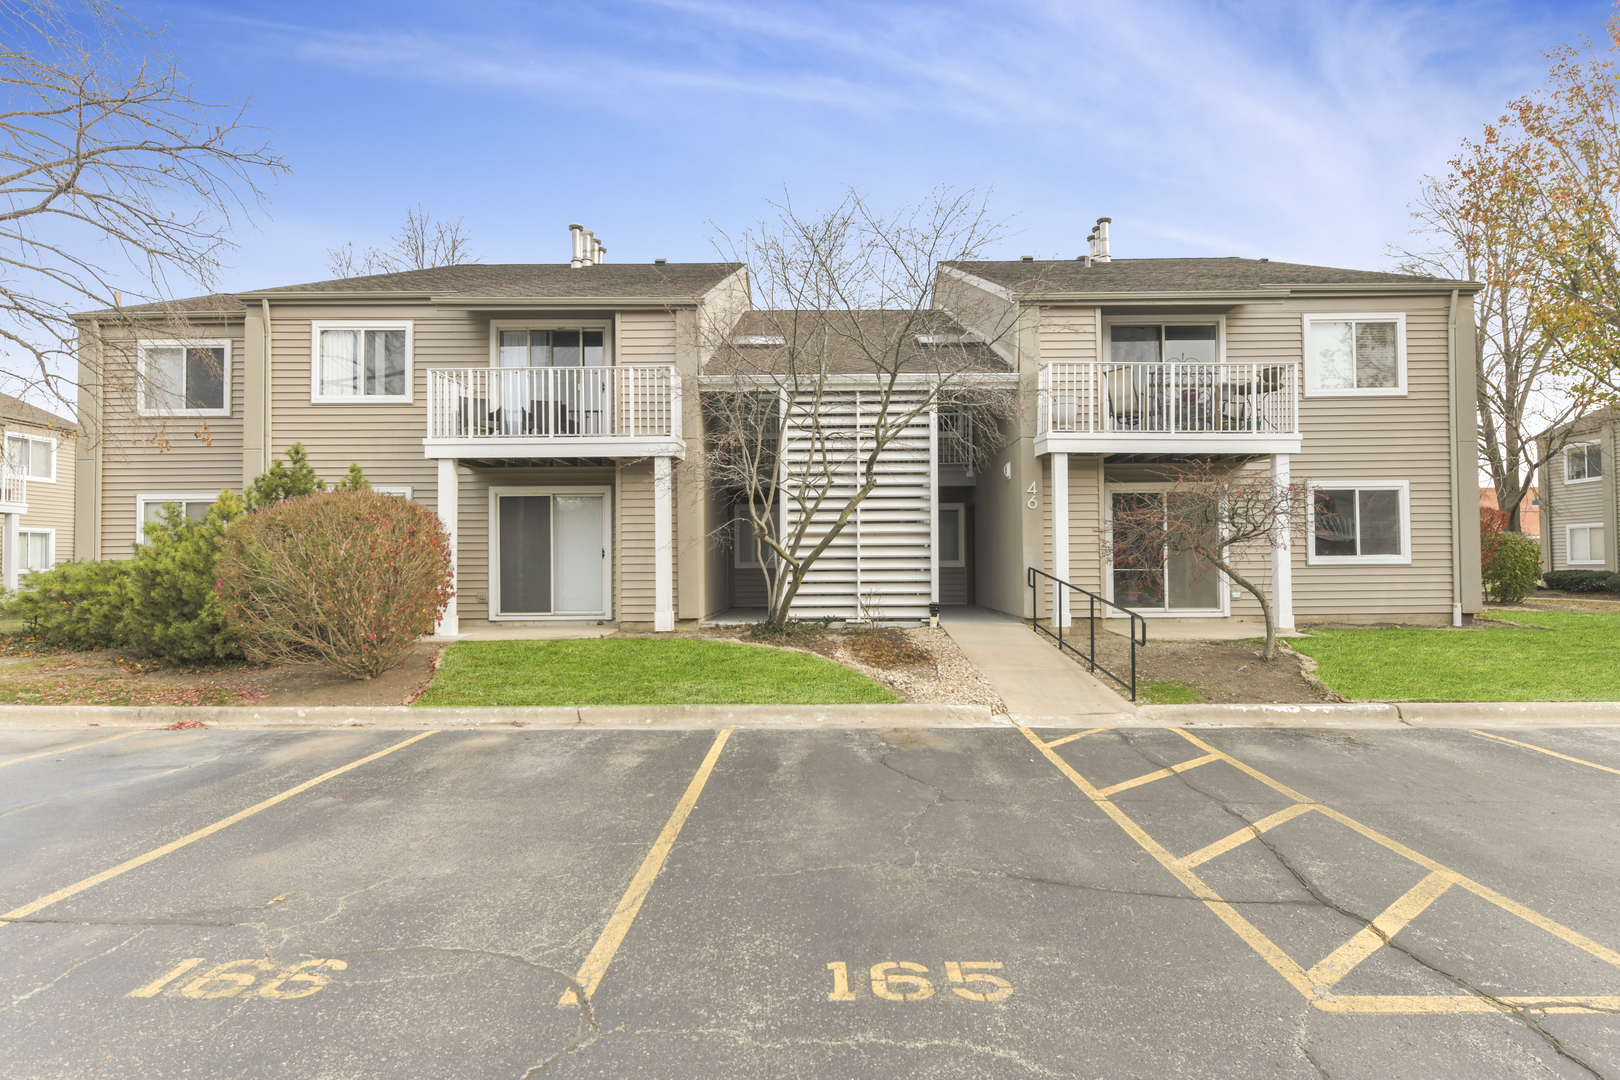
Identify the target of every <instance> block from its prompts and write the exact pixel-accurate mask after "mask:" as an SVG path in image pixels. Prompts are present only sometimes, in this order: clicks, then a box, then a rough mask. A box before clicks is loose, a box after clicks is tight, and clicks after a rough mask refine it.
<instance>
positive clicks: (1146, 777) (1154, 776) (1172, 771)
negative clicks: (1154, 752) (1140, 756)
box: [1101, 754, 1221, 795]
mask: <svg viewBox="0 0 1620 1080" xmlns="http://www.w3.org/2000/svg"><path fill="white" fill-rule="evenodd" d="M1219 760H1221V759H1220V758H1219V757H1217V756H1216V755H1214V754H1205V755H1204V756H1203V757H1201V758H1195V759H1193V760H1192V761H1183V762H1182V763H1181V764H1180V765H1172V766H1170V767H1169V768H1168V769H1155V770H1154V771H1153V772H1150V773H1143V774H1142V775H1141V776H1138V777H1136V778H1135V779H1134V780H1126V781H1124V782H1122V783H1118V784H1115V785H1114V786H1112V787H1105V788H1103V789H1102V791H1101V794H1103V795H1112V794H1114V793H1115V792H1116V791H1129V790H1130V789H1131V788H1133V787H1141V786H1142V785H1143V784H1151V783H1153V781H1155V780H1163V779H1164V778H1165V777H1167V776H1174V775H1176V774H1177V773H1184V772H1186V771H1187V770H1188V769H1196V768H1198V766H1200V765H1208V764H1209V763H1210V762H1212V761H1219Z"/></svg>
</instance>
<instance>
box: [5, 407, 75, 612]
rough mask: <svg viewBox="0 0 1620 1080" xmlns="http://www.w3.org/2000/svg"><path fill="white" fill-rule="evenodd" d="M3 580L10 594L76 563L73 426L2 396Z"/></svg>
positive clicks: (58, 417)
mask: <svg viewBox="0 0 1620 1080" xmlns="http://www.w3.org/2000/svg"><path fill="white" fill-rule="evenodd" d="M0 432H3V435H4V438H5V458H4V460H3V461H0V515H3V522H4V528H3V532H0V567H3V570H0V577H3V580H4V585H5V588H6V590H7V591H10V590H12V589H15V588H16V587H17V584H18V582H19V581H20V580H21V579H22V577H23V576H24V575H26V574H27V573H28V572H29V571H32V570H48V569H50V568H51V567H52V566H55V565H56V564H57V563H62V562H69V561H71V560H72V559H73V464H74V455H73V450H72V447H71V445H70V443H71V440H72V439H73V436H74V425H73V423H72V422H71V421H68V420H64V419H62V418H61V417H60V416H57V415H55V414H54V413H50V412H47V411H46V410H44V409H41V408H39V407H38V406H37V405H31V404H29V403H28V402H26V401H23V400H22V399H21V398H15V397H12V396H11V395H10V394H0Z"/></svg>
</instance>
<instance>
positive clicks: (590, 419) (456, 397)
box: [428, 365, 681, 440]
mask: <svg viewBox="0 0 1620 1080" xmlns="http://www.w3.org/2000/svg"><path fill="white" fill-rule="evenodd" d="M680 417H681V376H680V372H678V371H677V370H676V369H675V368H674V367H670V366H665V365H633V366H632V365H624V366H621V367H571V368H489V367H476V368H430V369H429V370H428V438H429V439H490V440H502V439H513V440H515V439H523V440H536V439H556V440H565V439H566V440H575V439H660V438H662V439H670V438H675V439H678V438H680V434H681V419H680Z"/></svg>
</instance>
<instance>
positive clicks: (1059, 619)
mask: <svg viewBox="0 0 1620 1080" xmlns="http://www.w3.org/2000/svg"><path fill="white" fill-rule="evenodd" d="M1028 578H1029V592H1030V596H1031V597H1032V598H1033V599H1034V601H1035V603H1034V605H1033V606H1032V607H1031V608H1030V610H1031V611H1033V612H1034V613H1035V618H1034V620H1033V622H1034V625H1035V631H1036V633H1040V634H1045V635H1047V636H1048V637H1051V638H1056V639H1057V643H1058V648H1059V649H1068V650H1069V651H1070V652H1072V653H1074V655H1076V656H1078V657H1080V659H1082V660H1084V661H1085V662H1086V663H1087V664H1089V665H1091V670H1092V671H1093V672H1097V671H1100V672H1102V673H1103V674H1104V675H1106V676H1108V677H1109V678H1110V679H1113V680H1114V681H1115V682H1117V683H1119V685H1121V686H1123V687H1125V688H1126V689H1127V690H1129V691H1130V692H1131V700H1132V701H1135V700H1136V647H1137V646H1138V645H1142V646H1146V645H1147V620H1146V619H1144V618H1143V617H1142V616H1140V615H1138V614H1137V613H1136V612H1134V611H1132V610H1131V609H1130V608H1128V607H1125V606H1123V605H1121V604H1116V603H1114V602H1113V601H1112V600H1110V599H1108V597H1106V596H1098V595H1097V594H1096V593H1094V592H1091V591H1090V590H1089V589H1082V588H1081V587H1080V586H1078V585H1071V584H1069V583H1068V582H1067V581H1064V580H1063V579H1062V578H1060V577H1054V576H1052V575H1051V574H1048V573H1047V572H1046V571H1044V570H1037V569H1035V568H1034V567H1033V566H1031V567H1030V568H1029V574H1028ZM1041 578H1045V579H1046V580H1047V581H1050V582H1051V583H1052V584H1054V585H1061V586H1062V588H1061V589H1059V590H1057V592H1056V593H1055V594H1054V601H1055V603H1054V611H1053V612H1052V625H1053V626H1056V627H1057V633H1055V634H1054V633H1052V631H1051V630H1050V629H1049V628H1047V627H1045V626H1042V625H1041V618H1040V611H1041V583H1040V579H1041ZM1064 589H1067V590H1069V591H1071V592H1077V593H1080V594H1082V595H1083V596H1085V597H1086V598H1087V601H1088V603H1089V604H1090V615H1089V621H1090V624H1091V638H1090V641H1091V650H1090V652H1089V653H1083V652H1081V651H1080V650H1079V649H1077V648H1075V647H1074V645H1073V644H1072V642H1073V640H1074V639H1073V635H1070V638H1069V640H1068V641H1065V640H1064V638H1063V628H1064V627H1065V626H1067V625H1068V623H1069V619H1068V616H1067V615H1066V614H1065V612H1064V609H1065V607H1066V605H1065V604H1064V601H1065V600H1066V599H1067V598H1068V595H1069V594H1068V593H1067V592H1064V591H1063V590H1064ZM1098 604H1104V605H1106V606H1107V607H1111V608H1113V609H1114V610H1115V611H1120V612H1123V613H1125V614H1126V615H1129V616H1130V617H1131V635H1130V636H1131V680H1130V682H1126V681H1125V680H1124V679H1122V678H1120V677H1119V676H1118V675H1115V674H1114V673H1113V672H1112V671H1109V670H1108V669H1107V668H1106V667H1103V665H1101V664H1099V663H1097V605H1098ZM1137 623H1141V624H1142V639H1141V640H1140V641H1138V640H1137V638H1136V624H1137Z"/></svg>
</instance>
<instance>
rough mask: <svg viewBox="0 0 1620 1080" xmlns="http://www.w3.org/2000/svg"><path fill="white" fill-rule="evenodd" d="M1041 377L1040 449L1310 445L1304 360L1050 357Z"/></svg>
mask: <svg viewBox="0 0 1620 1080" xmlns="http://www.w3.org/2000/svg"><path fill="white" fill-rule="evenodd" d="M1038 385H1039V391H1040V399H1039V415H1038V417H1037V421H1036V435H1035V453H1036V454H1048V453H1069V454H1297V453H1299V452H1300V437H1299V368H1298V366H1297V365H1294V364H1286V363H1284V364H1278V363H1203V364H1199V363H1185V364H1180V363H1097V362H1089V361H1088V362H1078V363H1050V364H1044V365H1042V366H1041V370H1040V376H1039V384H1038Z"/></svg>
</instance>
